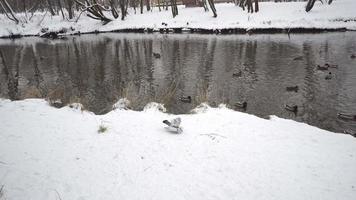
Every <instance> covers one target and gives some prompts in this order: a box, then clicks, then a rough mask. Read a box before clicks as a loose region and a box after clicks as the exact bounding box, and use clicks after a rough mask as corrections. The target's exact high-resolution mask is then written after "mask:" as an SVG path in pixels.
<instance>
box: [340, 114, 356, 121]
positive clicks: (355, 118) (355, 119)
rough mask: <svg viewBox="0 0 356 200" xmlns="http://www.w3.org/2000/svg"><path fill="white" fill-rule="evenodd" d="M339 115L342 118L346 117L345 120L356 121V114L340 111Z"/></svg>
mask: <svg viewBox="0 0 356 200" xmlns="http://www.w3.org/2000/svg"><path fill="white" fill-rule="evenodd" d="M337 117H338V118H340V119H344V120H353V121H356V115H352V114H346V113H338V114H337Z"/></svg>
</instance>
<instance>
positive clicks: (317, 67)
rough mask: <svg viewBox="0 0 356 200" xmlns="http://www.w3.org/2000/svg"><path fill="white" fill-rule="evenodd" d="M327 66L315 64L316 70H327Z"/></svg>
mask: <svg viewBox="0 0 356 200" xmlns="http://www.w3.org/2000/svg"><path fill="white" fill-rule="evenodd" d="M328 68H329V66H328V65H324V66H320V65H317V66H316V69H317V70H321V71H325V70H328Z"/></svg>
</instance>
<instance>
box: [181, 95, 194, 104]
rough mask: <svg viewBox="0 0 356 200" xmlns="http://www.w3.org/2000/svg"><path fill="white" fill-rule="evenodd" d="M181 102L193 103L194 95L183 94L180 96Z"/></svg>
mask: <svg viewBox="0 0 356 200" xmlns="http://www.w3.org/2000/svg"><path fill="white" fill-rule="evenodd" d="M179 100H180V101H181V102H184V103H192V97H191V96H182V97H180V98H179Z"/></svg>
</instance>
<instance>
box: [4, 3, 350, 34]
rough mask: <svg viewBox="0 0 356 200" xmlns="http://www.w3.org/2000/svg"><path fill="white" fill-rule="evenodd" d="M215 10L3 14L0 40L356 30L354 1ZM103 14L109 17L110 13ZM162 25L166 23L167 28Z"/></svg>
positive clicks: (182, 9)
mask: <svg viewBox="0 0 356 200" xmlns="http://www.w3.org/2000/svg"><path fill="white" fill-rule="evenodd" d="M216 8H217V11H218V17H217V18H213V17H212V13H211V12H204V11H203V8H184V7H182V6H180V7H179V15H178V16H177V17H175V18H172V14H171V11H170V10H168V11H165V10H164V11H162V12H159V11H158V8H154V10H153V11H152V12H146V13H144V14H134V11H133V10H130V12H129V15H128V17H127V18H126V19H125V21H122V20H120V19H117V20H114V21H113V22H110V23H109V24H107V25H105V26H103V25H102V24H101V22H99V21H96V20H93V19H91V18H88V17H86V16H84V15H83V16H82V17H81V18H80V20H79V21H78V22H77V23H75V22H68V21H65V20H63V19H62V17H61V16H54V17H50V16H47V17H45V18H43V15H44V13H36V15H35V16H34V17H33V18H32V20H31V21H30V22H29V23H23V24H21V25H15V23H14V22H12V21H10V20H8V19H7V18H6V17H5V16H4V15H0V37H4V36H9V35H11V34H15V35H16V34H21V35H39V34H40V32H41V29H47V28H48V30H49V31H59V30H63V29H66V30H67V31H68V32H67V34H75V33H78V32H81V33H86V32H95V31H100V32H106V31H117V30H125V29H144V28H149V29H154V30H159V29H161V28H186V29H210V30H211V29H227V28H231V29H270V28H278V29H290V28H305V29H314V28H316V29H349V30H356V12H355V10H356V1H354V0H338V1H335V2H333V4H332V5H326V4H321V3H320V2H319V1H318V2H317V3H316V5H315V7H314V8H313V10H312V11H311V12H309V13H306V12H305V2H289V3H275V2H261V3H260V12H258V13H254V14H248V13H247V12H246V11H243V10H242V9H241V8H239V7H236V6H235V5H234V4H233V3H230V4H217V5H216ZM47 15H48V14H47ZM107 15H108V16H110V13H107ZM23 21H24V20H23ZM73 21H75V20H73ZM162 23H166V24H167V26H165V25H163V24H162Z"/></svg>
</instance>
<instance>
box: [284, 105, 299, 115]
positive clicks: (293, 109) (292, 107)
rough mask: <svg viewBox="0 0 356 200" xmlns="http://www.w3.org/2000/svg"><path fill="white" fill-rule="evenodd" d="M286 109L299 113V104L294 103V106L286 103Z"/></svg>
mask: <svg viewBox="0 0 356 200" xmlns="http://www.w3.org/2000/svg"><path fill="white" fill-rule="evenodd" d="M285 109H286V110H288V111H290V112H294V113H297V112H298V106H297V105H294V106H291V105H288V104H287V105H286V106H285Z"/></svg>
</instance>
